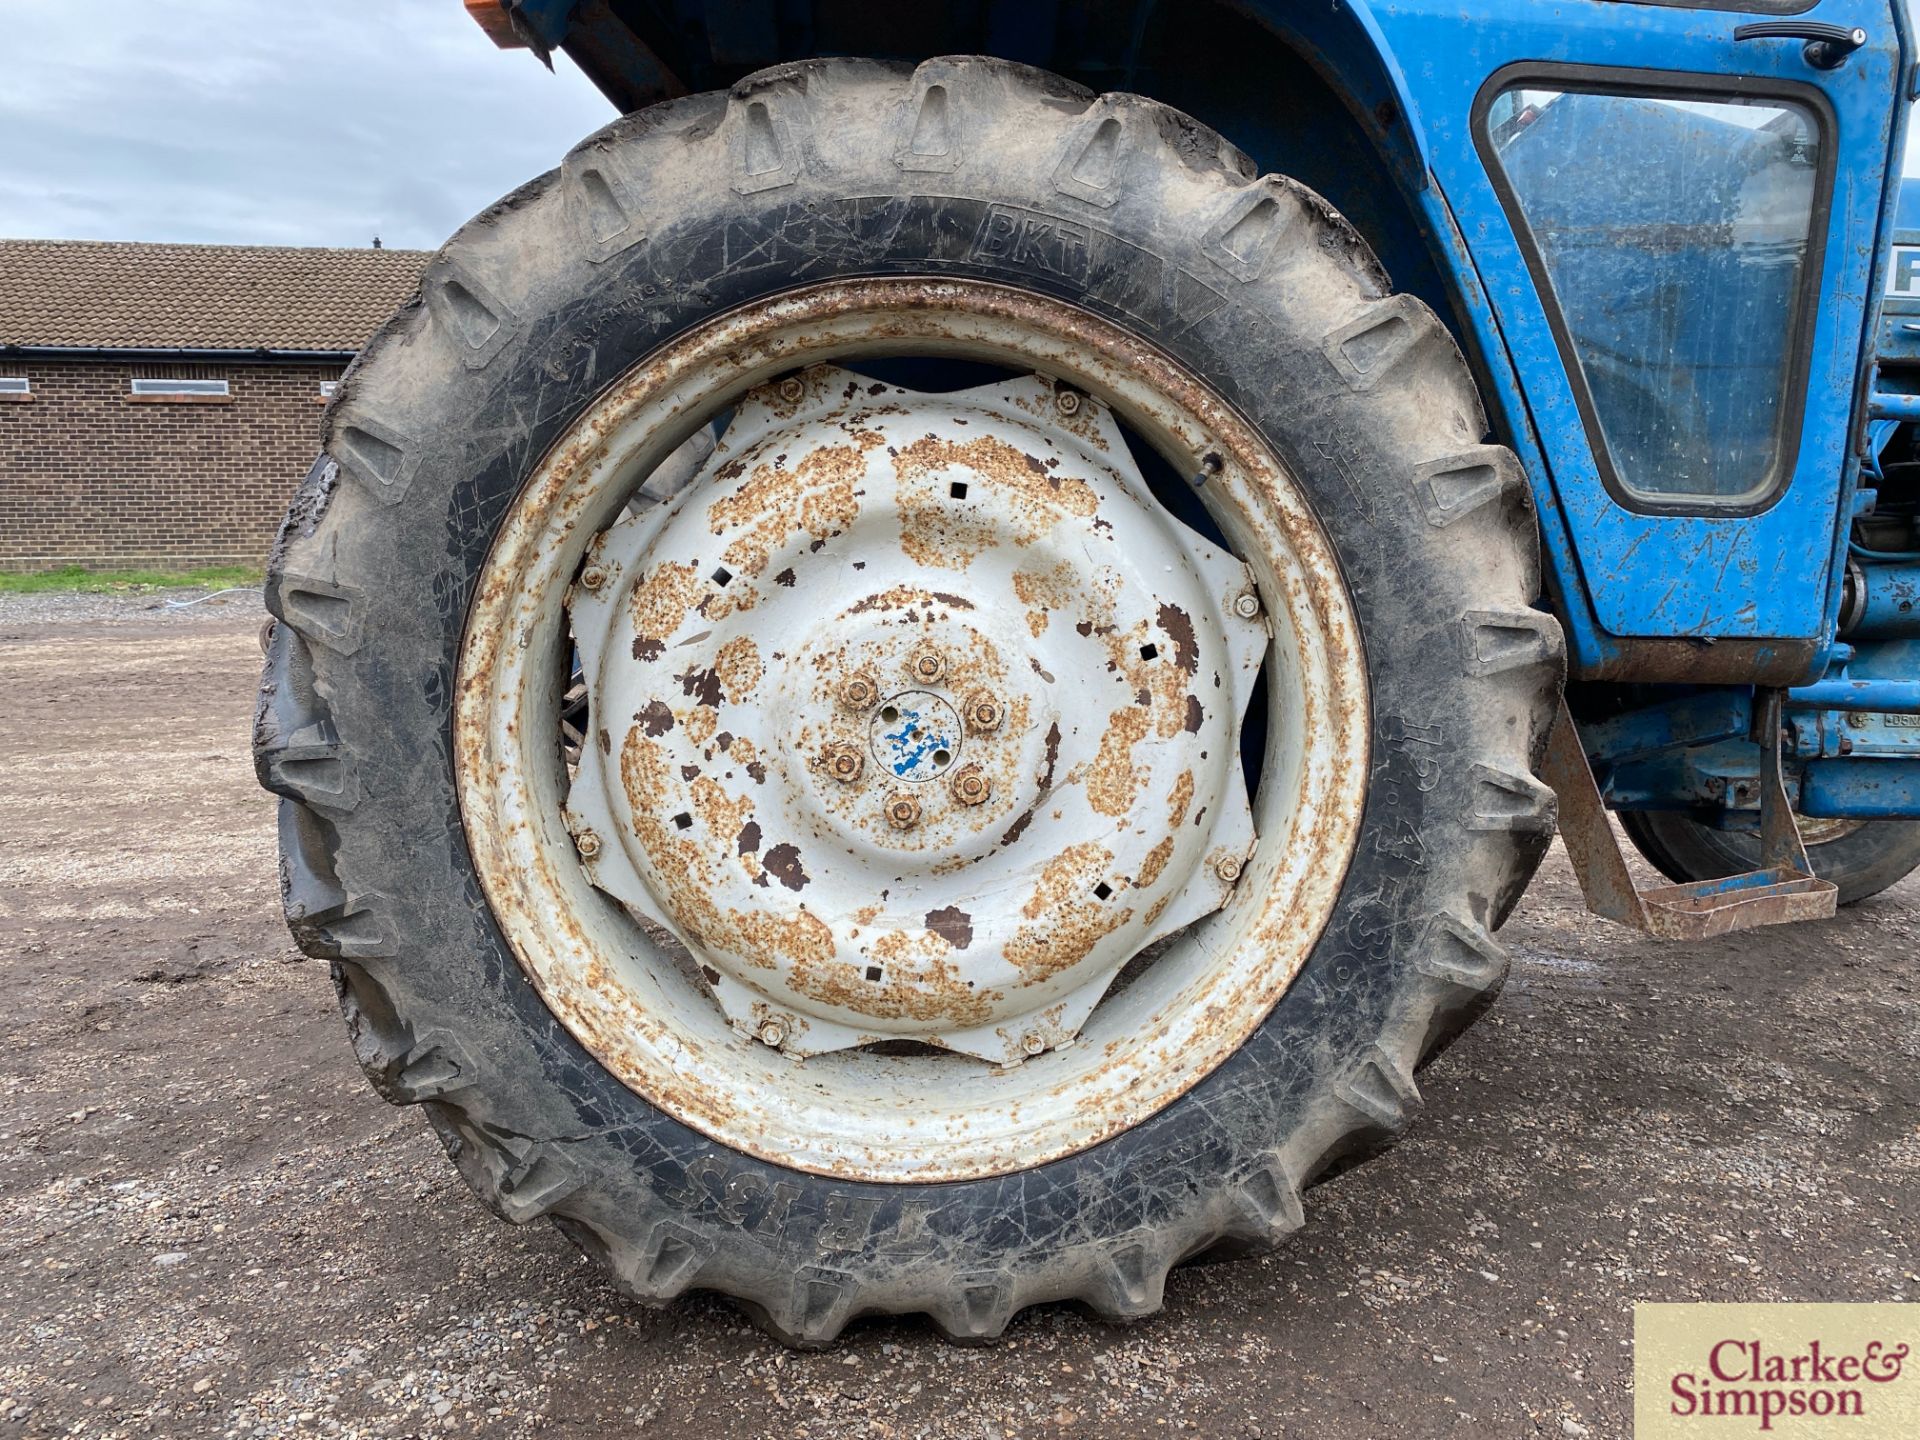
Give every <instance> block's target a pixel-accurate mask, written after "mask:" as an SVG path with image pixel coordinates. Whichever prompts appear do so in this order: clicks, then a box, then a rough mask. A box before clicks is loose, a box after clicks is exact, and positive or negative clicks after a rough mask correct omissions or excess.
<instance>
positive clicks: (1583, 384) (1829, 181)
mask: <svg viewBox="0 0 1920 1440" xmlns="http://www.w3.org/2000/svg"><path fill="white" fill-rule="evenodd" d="M1515 89H1541V90H1554V91H1559V92H1562V93H1577V94H1585V95H1599V96H1603V97H1608V98H1615V99H1623V100H1626V99H1648V100H1683V101H1693V102H1696V103H1701V104H1709V105H1711V104H1726V103H1728V102H1730V101H1731V102H1738V101H1742V100H1753V101H1759V102H1761V103H1769V102H1771V103H1775V104H1779V103H1787V104H1792V105H1796V106H1799V107H1801V108H1802V109H1803V110H1805V111H1806V113H1807V114H1808V115H1809V116H1810V117H1811V119H1812V122H1813V125H1814V128H1815V132H1816V136H1817V143H1818V146H1819V156H1818V164H1817V166H1816V168H1815V172H1814V183H1813V204H1812V208H1811V213H1810V214H1809V216H1808V219H1807V248H1806V253H1805V256H1804V258H1803V259H1802V262H1801V275H1800V284H1799V288H1798V291H1797V292H1796V294H1795V297H1794V313H1793V315H1792V317H1791V318H1790V321H1789V323H1788V326H1787V336H1788V350H1787V354H1788V364H1787V367H1786V371H1785V374H1784V375H1783V378H1782V382H1781V385H1782V388H1781V393H1780V409H1781V417H1782V418H1781V422H1780V445H1779V448H1778V450H1777V453H1776V454H1775V456H1774V462H1773V466H1772V473H1771V478H1770V481H1769V483H1767V484H1765V485H1764V486H1760V485H1756V486H1755V487H1754V488H1753V489H1752V490H1749V491H1746V492H1742V493H1741V494H1739V495H1736V496H1730V497H1728V499H1726V500H1725V501H1723V502H1716V501H1715V500H1714V499H1713V497H1711V496H1706V495H1686V496H1675V497H1672V498H1671V499H1668V498H1663V497H1661V496H1660V495H1658V494H1653V493H1648V492H1645V491H1642V490H1639V489H1636V488H1635V487H1633V486H1630V485H1628V484H1627V483H1626V482H1625V481H1624V480H1623V479H1622V478H1621V475H1620V472H1619V469H1618V467H1617V466H1616V464H1615V462H1614V458H1613V454H1612V450H1611V447H1610V446H1609V444H1608V442H1607V437H1606V431H1605V429H1604V427H1603V426H1602V425H1601V422H1600V414H1599V409H1598V407H1597V406H1596V405H1595V403H1594V398H1593V390H1592V387H1591V385H1590V384H1589V382H1588V380H1587V373H1586V366H1585V364H1584V363H1583V361H1582V360H1581V356H1580V351H1579V347H1578V345H1577V343H1576V342H1575V339H1574V336H1573V331H1572V328H1571V327H1570V326H1569V325H1568V324H1567V319H1566V313H1565V311H1564V309H1563V308H1562V306H1561V303H1560V295H1559V292H1558V290H1557V289H1556V288H1555V286H1554V283H1553V274H1552V271H1551V270H1550V269H1549V267H1548V264H1547V260H1546V256H1545V255H1544V254H1543V253H1542V251H1541V248H1540V244H1539V241H1538V240H1537V239H1536V237H1535V235H1534V232H1533V226H1532V224H1531V223H1530V222H1529V221H1528V219H1527V214H1526V210H1525V208H1524V207H1523V206H1522V205H1521V203H1520V197H1519V195H1518V194H1517V193H1516V191H1515V190H1514V187H1513V184H1512V182H1511V180H1510V179H1509V178H1508V176H1507V172H1506V167H1505V166H1504V165H1503V164H1502V163H1501V159H1500V151H1499V149H1498V147H1497V145H1496V144H1495V140H1494V134H1493V125H1492V119H1493V111H1494V106H1495V105H1496V103H1497V102H1498V101H1499V99H1500V97H1501V96H1502V95H1504V94H1506V93H1507V92H1508V91H1510V90H1515ZM1470 124H1471V126H1472V129H1473V143H1474V147H1475V149H1476V150H1478V151H1479V154H1480V161H1481V164H1482V166H1483V167H1484V168H1485V170H1486V173H1487V178H1488V181H1489V182H1490V183H1491V184H1492V186H1493V189H1494V193H1495V194H1496V195H1497V196H1498V197H1499V200H1500V206H1501V209H1502V210H1503V211H1504V212H1505V214H1506V217H1507V221H1508V223H1509V224H1510V225H1511V226H1512V227H1513V234H1514V239H1515V241H1516V242H1517V244H1518V245H1519V248H1520V253H1521V255H1522V257H1523V258H1524V259H1525V261H1526V266H1527V272H1528V274H1529V275H1530V276H1531V278H1532V280H1533V283H1534V290H1535V292H1536V294H1537V295H1538V297H1539V300H1540V307H1541V309H1542V311H1544V312H1545V315H1546V319H1547V325H1548V327H1549V329H1551V331H1552V332H1553V339H1554V347H1555V349H1556V350H1557V351H1558V353H1559V357H1560V361H1561V364H1562V366H1563V367H1564V368H1565V370H1566V372H1567V383H1568V388H1569V389H1570V390H1571V391H1572V392H1573V400H1574V405H1575V408H1576V409H1577V410H1578V411H1579V414H1580V420H1581V425H1582V427H1583V428H1584V429H1585V431H1586V435H1587V443H1588V448H1589V449H1590V450H1591V451H1592V454H1593V459H1594V464H1595V466H1596V467H1597V469H1598V470H1599V473H1600V480H1601V483H1602V484H1603V485H1604V486H1605V487H1606V490H1607V494H1608V496H1609V497H1610V498H1611V499H1612V500H1613V502H1614V503H1615V504H1617V505H1619V506H1620V507H1621V508H1622V509H1625V510H1629V511H1632V512H1634V513H1635V514H1641V515H1685V516H1692V517H1695V518H1711V519H1732V518H1738V517H1742V516H1750V515H1758V514H1761V513H1763V512H1765V511H1767V510H1770V509H1772V508H1773V506H1775V505H1777V504H1778V503H1779V502H1780V499H1781V497H1782V496H1784V495H1785V494H1786V493H1787V491H1788V489H1789V488H1790V487H1791V486H1792V484H1793V478H1794V475H1795V473H1796V472H1797V470H1798V468H1799V461H1800V452H1801V449H1802V447H1803V445H1804V443H1805V439H1806V422H1807V384H1808V378H1809V371H1810V366H1811V358H1812V351H1813V342H1814V336H1815V333H1816V331H1817V330H1818V328H1819V321H1820V294H1821V282H1822V280H1823V278H1824V276H1825V273H1826V259H1827V240H1828V232H1829V231H1830V229H1831V228H1832V223H1833V199H1834V184H1835V180H1836V173H1837V163H1838V160H1837V154H1836V144H1837V140H1838V135H1839V121H1838V117H1837V116H1836V115H1835V112H1834V108H1833V105H1832V102H1831V101H1829V100H1828V99H1827V97H1826V95H1825V94H1824V93H1822V92H1821V90H1820V89H1819V88H1818V87H1817V86H1813V85H1807V84H1802V83H1799V82H1796V81H1791V80H1774V79H1771V78H1766V77H1761V76H1753V75H1712V74H1703V73H1698V72H1694V71H1677V70H1645V69H1636V68H1624V67H1615V66H1601V65H1566V64H1557V63H1552V62H1537V61H1521V62H1518V63H1516V64H1513V65H1508V66H1504V67H1503V68H1501V69H1499V70H1497V71H1495V72H1494V73H1493V74H1492V75H1491V76H1490V77H1488V79H1487V81H1486V83H1485V84H1484V85H1482V86H1481V88H1480V92H1479V94H1478V95H1477V96H1475V98H1474V104H1473V112H1472V117H1471V120H1470Z"/></svg>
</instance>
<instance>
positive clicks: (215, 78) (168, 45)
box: [0, 0, 613, 249]
mask: <svg viewBox="0 0 1920 1440" xmlns="http://www.w3.org/2000/svg"><path fill="white" fill-rule="evenodd" d="M554 67H555V70H556V71H557V72H558V73H557V74H549V73H548V72H547V70H546V69H545V68H544V67H543V66H542V65H541V64H540V62H539V61H538V60H536V59H534V58H533V56H532V55H530V54H528V53H527V52H525V51H519V50H516V51H500V50H496V49H495V48H494V47H493V42H492V41H490V40H488V39H487V37H486V36H485V35H483V34H482V33H481V31H480V27H479V26H477V25H475V24H474V23H473V22H472V21H471V20H469V19H468V18H467V17H466V14H465V12H464V11H463V10H462V9H461V6H460V0H318V3H315V0H299V3H294V0H0V235H7V236H32V237H43V238H71V239H91V240H201V241H219V242H224V243H235V244H238V243H244V244H281V245H366V244H369V243H371V241H372V239H373V237H374V236H375V235H379V236H380V237H381V239H382V240H383V241H384V242H385V243H386V244H388V245H392V246H412V247H417V248H421V249H432V248H434V247H436V246H438V245H439V244H440V242H441V241H443V240H445V239H446V238H447V236H448V235H449V234H451V233H452V232H453V231H454V230H455V229H456V228H458V226H459V225H460V223H461V222H462V221H464V220H466V219H467V218H468V217H469V216H471V215H472V214H474V212H476V211H478V210H480V209H481V208H482V207H484V206H485V205H487V204H488V203H490V202H491V201H493V200H495V199H497V198H498V197H499V196H501V195H504V194H506V192H507V191H509V190H512V189H513V188H515V187H516V186H518V185H520V184H521V183H522V182H524V181H526V180H529V179H531V178H532V177H533V176H535V175H538V174H540V173H541V172H542V171H544V170H548V169H551V168H552V167H553V165H554V164H555V163H556V162H558V161H559V159H560V157H561V156H562V155H564V154H565V153H566V151H567V150H568V149H570V148H571V147H572V146H573V144H574V143H575V142H576V141H578V140H580V139H581V138H582V137H584V136H586V135H588V134H590V133H592V132H593V131H595V130H597V129H599V128H600V127H601V126H602V125H604V124H606V123H607V122H608V121H609V120H611V119H612V118H613V107H612V106H610V105H609V104H608V103H607V102H606V100H605V99H604V98H603V97H602V96H601V94H600V92H599V91H597V90H595V89H594V88H593V86H592V85H590V84H588V83H587V80H586V79H585V77H584V76H582V75H581V74H580V72H579V71H578V70H575V69H574V68H573V66H572V64H571V63H570V62H569V61H567V60H566V58H565V57H564V56H556V57H555V58H554Z"/></svg>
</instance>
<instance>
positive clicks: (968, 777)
mask: <svg viewBox="0 0 1920 1440" xmlns="http://www.w3.org/2000/svg"><path fill="white" fill-rule="evenodd" d="M992 793H993V786H992V785H991V784H989V783H988V781H987V777H986V776H985V775H982V774H981V773H980V767H979V766H978V765H969V766H967V768H966V769H964V770H962V771H961V772H960V773H959V774H958V775H955V776H954V777H953V798H954V799H956V800H958V801H959V802H960V803H961V804H962V805H984V804H985V803H986V801H987V797H988V796H989V795H991V794H992Z"/></svg>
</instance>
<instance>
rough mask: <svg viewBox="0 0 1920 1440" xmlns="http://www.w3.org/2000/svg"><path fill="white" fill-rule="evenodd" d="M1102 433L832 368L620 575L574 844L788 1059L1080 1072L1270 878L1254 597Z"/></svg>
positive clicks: (576, 622)
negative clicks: (1203, 920)
mask: <svg viewBox="0 0 1920 1440" xmlns="http://www.w3.org/2000/svg"><path fill="white" fill-rule="evenodd" d="M1071 410H1072V414H1073V415H1074V416H1075V417H1076V423H1075V424H1073V425H1072V426H1069V425H1067V424H1066V423H1064V421H1063V419H1062V417H1061V406H1060V403H1059V401H1058V398H1057V395H1056V392H1055V389H1054V387H1053V386H1052V385H1051V384H1050V383H1049V382H1047V381H1045V380H1042V379H1040V378H1038V377H1029V378H1025V379H1020V380H1010V381H1006V382H1001V383H999V384H996V385H993V386H988V387H984V388H982V389H979V390H973V391H967V392H963V393H959V394H952V395H924V394H917V393H914V392H910V391H906V390H901V389H898V388H895V387H891V386H885V385H880V384H876V383H873V382H870V381H866V380H864V379H863V378H862V377H859V376H856V375H853V374H852V373H850V372H848V371H844V370H838V369H833V368H828V367H819V368H816V369H813V370H810V371H807V372H805V374H804V375H802V376H798V377H793V378H791V379H789V380H788V381H786V382H783V383H782V385H780V386H775V387H768V388H766V389H764V390H762V391H757V392H755V393H754V394H752V395H749V396H748V397H747V398H746V399H745V400H744V401H743V402H742V403H741V405H740V406H739V407H738V408H737V410H736V412H735V414H734V417H733V419H732V421H731V423H730V425H729V427H728V430H727V432H726V435H725V436H724V438H723V439H722V440H721V441H720V443H719V445H718V446H717V448H716V449H715V450H714V452H713V454H712V456H711V457H710V458H709V459H708V461H707V463H706V465H705V466H704V467H703V469H702V470H701V472H700V473H699V474H698V475H696V476H695V477H694V480H693V482H692V483H691V484H690V485H689V486H688V487H687V488H686V490H685V491H684V492H682V495H681V496H680V498H679V499H678V500H677V501H676V502H675V503H674V504H673V505H671V506H669V507H666V508H665V509H663V510H662V511H660V512H656V513H653V514H649V515H645V516H642V517H638V518H635V519H630V520H627V521H623V522H622V523H620V524H618V525H615V526H613V527H612V528H611V529H609V530H608V531H607V532H606V533H605V534H604V535H603V536H602V537H601V538H600V539H599V540H598V541H597V542H596V543H595V545H594V547H593V549H592V550H591V552H590V554H589V557H588V562H587V563H588V571H589V572H590V573H591V574H592V576H593V577H594V578H595V583H594V584H593V585H591V586H586V587H582V588H580V589H578V590H576V593H575V595H574V598H573V602H572V607H571V610H572V617H573V628H574V633H575V636H576V639H577V641H578V643H579V646H580V650H581V657H582V674H583V679H584V680H585V682H586V685H587V688H588V691H589V693H590V695H591V696H592V697H593V705H594V708H595V710H596V711H597V713H598V714H599V715H600V716H601V717H602V719H601V720H600V721H598V722H597V723H598V724H599V725H601V726H602V727H604V730H605V740H604V743H603V747H602V748H601V749H600V750H599V751H598V752H597V753H596V752H595V751H594V750H593V749H592V748H591V747H590V748H589V751H588V753H587V754H586V755H585V756H584V757H583V758H582V761H581V766H580V773H579V775H578V777H577V779H576V781H575V784H574V786H573V787H572V790H571V791H570V793H569V798H568V811H569V815H570V817H571V818H572V823H573V824H574V826H575V828H576V830H577V831H579V832H582V833H584V832H588V831H590V832H592V833H593V834H594V836H595V840H596V844H595V845H594V846H590V847H589V848H591V849H594V851H595V853H594V855H593V856H592V857H590V860H589V864H590V867H591V873H592V875H593V879H594V883H595V884H596V885H598V886H599V887H600V888H601V889H602V890H604V891H606V892H607V893H608V894H610V895H613V896H615V897H616V898H618V899H619V900H621V901H622V902H623V903H625V904H627V905H628V906H630V907H632V908H633V909H634V910H636V911H637V912H639V913H640V914H642V915H644V916H646V917H648V918H649V919H652V920H655V921H657V922H659V923H660V924H663V925H665V926H666V927H668V928H669V929H670V930H672V931H673V933H674V934H675V935H676V936H678V937H679V938H680V939H681V940H682V942H683V943H684V944H685V945H686V946H687V948H688V949H689V950H690V951H691V952H692V953H693V955H694V957H695V958H696V960H697V961H698V962H699V964H700V967H701V971H702V973H703V975H704V976H705V977H706V979H707V983H708V985H709V987H710V989H711V991H712V993H713V997H714V999H715V1000H716V1001H717V1002H718V1004H719V1005H720V1007H721V1008H722V1010H724V1011H725V1013H726V1014H727V1015H728V1017H729V1018H730V1019H732V1020H733V1022H734V1023H735V1024H736V1025H738V1026H739V1027H741V1028H742V1029H744V1030H746V1031H747V1032H748V1033H750V1034H753V1035H756V1036H758V1037H760V1038H762V1039H763V1040H766V1041H768V1043H777V1044H778V1046H779V1047H780V1048H781V1049H783V1050H785V1051H786V1052H787V1053H789V1054H790V1055H795V1056H804V1055H809V1054H818V1053H820V1052H822V1051H829V1050H839V1049H847V1048H852V1047H856V1046H861V1045H866V1044H871V1043H876V1042H881V1041H887V1040H901V1039H911V1040H916V1041H919V1042H921V1043H924V1044H930V1045H934V1046H937V1047H940V1048H943V1049H948V1050H955V1051H959V1052H962V1053H965V1054H970V1055H975V1056H977V1057H979V1058H981V1059H985V1060H990V1061H995V1062H998V1063H1002V1064H1006V1063H1015V1062H1018V1061H1020V1060H1023V1059H1025V1058H1028V1057H1030V1056H1032V1055H1035V1054H1038V1053H1041V1052H1043V1051H1045V1050H1047V1049H1050V1048H1053V1047H1055V1046H1058V1045H1061V1044H1065V1043H1067V1042H1069V1041H1071V1040H1072V1039H1073V1037H1074V1036H1075V1035H1076V1034H1077V1033H1078V1030H1079V1028H1080V1025H1081V1022H1082V1021H1083V1020H1084V1019H1085V1018H1086V1016H1087V1014H1088V1013H1089V1012H1090V1011H1091V1010H1092V1009H1093V1007H1094V1006H1095V1005H1096V1004H1097V1003H1098V1001H1099V999H1100V997H1101V995H1102V994H1103V993H1104V992H1105V990H1106V989H1107V987H1108V986H1109V985H1110V984H1111V982H1112V981H1113V979H1114V977H1115V976H1116V975H1117V974H1118V973H1119V970H1120V968H1121V966H1123V965H1124V964H1125V963H1126V961H1127V960H1128V959H1129V958H1130V957H1131V956H1133V955H1134V954H1136V953H1138V952H1139V950H1140V949H1141V948H1142V947H1143V946H1144V945H1147V944H1149V943H1151V942H1152V941H1153V940H1154V939H1155V938H1157V937H1158V936H1159V935H1162V934H1166V933H1169V932H1170V931H1171V930H1174V929H1178V928H1180V927H1181V926H1184V925H1186V924H1189V923H1190V922H1192V921H1193V920H1194V919H1196V918H1198V917H1199V916H1200V915H1204V914H1206V913H1208V912H1210V911H1212V910H1215V909H1217V908H1219V906H1220V905H1221V904H1222V903H1224V901H1225V900H1226V898H1227V895H1228V894H1229V893H1230V890H1231V882H1232V878H1233V876H1234V875H1235V874H1237V872H1238V869H1239V867H1240V865H1241V863H1242V861H1243V860H1244V859H1245V857H1246V855H1247V854H1248V853H1249V851H1250V850H1251V849H1252V846H1253V843H1254V838H1255V837H1254V830H1253V820H1252V813H1251V809H1250V807H1249V804H1248V799H1247V794H1246V790H1245V785H1244V781H1243V779H1242V774H1241V767H1240V765H1239V763H1238V751H1237V746H1236V744H1235V735H1236V732H1237V728H1238V723H1239V719H1240V714H1241V711H1242V710H1243V709H1244V707H1245V705H1246V703H1247V700H1248V699H1249V698H1250V696H1251V694H1252V680H1253V677H1254V674H1255V672H1256V671H1257V669H1258V666H1259V661H1260V657H1261V655H1262V653H1263V652H1264V649H1265V645H1266V639H1267V636H1266V627H1265V623H1264V621H1263V620H1262V619H1260V618H1259V616H1258V613H1257V612H1256V613H1255V614H1253V615H1246V616H1242V615H1236V614H1234V613H1233V611H1232V609H1231V604H1232V600H1233V597H1234V596H1236V595H1239V594H1243V593H1251V592H1252V584H1253V582H1252V578H1251V576H1250V574H1249V572H1248V571H1247V569H1246V567H1245V566H1243V565H1242V564H1241V563H1240V562H1239V561H1237V560H1235V559H1234V558H1233V557H1232V556H1230V555H1227V554H1225V553H1224V552H1222V551H1220V550H1218V549H1216V548H1214V547H1213V546H1211V545H1209V544H1207V543H1206V542H1205V541H1204V540H1202V539H1201V538H1200V537H1199V536H1198V535H1196V534H1194V533H1193V532H1191V531H1189V530H1187V529H1186V528H1185V527H1184V526H1181V525H1179V524H1178V523H1177V522H1174V521H1172V520H1171V519H1170V517H1168V516H1167V515H1166V514H1165V512H1164V511H1162V510H1160V509H1159V507H1158V506H1157V505H1156V504H1155V503H1154V501H1153V500H1152V497H1151V495H1150V493H1149V492H1148V490H1147V486H1146V484H1145V482H1144V481H1143V480H1142V479H1141V478H1140V476H1139V474H1138V472H1137V470H1135V468H1134V466H1133V462H1132V459H1131V456H1130V455H1129V453H1128V451H1127V447H1126V442H1125V439H1124V437H1123V436H1122V435H1121V433H1120V431H1119V429H1118V427H1117V426H1115V425H1114V424H1113V422H1112V419H1111V417H1110V416H1109V415H1108V413H1107V412H1106V410H1105V408H1104V407H1103V406H1101V405H1099V404H1098V402H1096V401H1094V400H1092V399H1090V398H1085V397H1080V396H1078V395H1076V396H1075V397H1074V403H1073V405H1072V406H1071ZM583 573H587V572H583ZM1009 601H1011V602H1012V603H1009ZM610 839H611V840H615V841H617V845H612V846H610V845H607V844H606V843H605V842H606V841H607V840H610ZM983 894H984V895H986V896H989V897H991V903H989V904H985V905H983V904H981V903H979V899H978V897H980V896H982V895H983Z"/></svg>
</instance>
